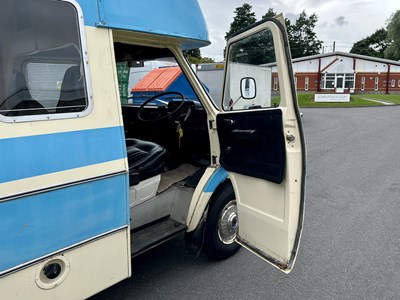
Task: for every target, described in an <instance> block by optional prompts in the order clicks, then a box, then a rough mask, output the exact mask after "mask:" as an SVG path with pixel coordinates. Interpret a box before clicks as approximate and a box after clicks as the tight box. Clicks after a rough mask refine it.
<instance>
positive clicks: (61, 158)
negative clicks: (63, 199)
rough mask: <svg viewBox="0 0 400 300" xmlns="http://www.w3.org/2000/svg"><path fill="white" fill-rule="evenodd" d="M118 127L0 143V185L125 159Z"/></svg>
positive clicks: (123, 146)
mask: <svg viewBox="0 0 400 300" xmlns="http://www.w3.org/2000/svg"><path fill="white" fill-rule="evenodd" d="M122 130H123V129H122V128H121V127H120V126H118V127H108V128H99V129H91V130H80V131H71V132H63V133H54V134H44V135H36V136H27V137H19V138H11V139H0V165H1V168H0V183H3V182H7V181H13V180H18V179H23V178H29V177H33V176H38V175H45V174H49V173H54V172H59V171H65V170H69V169H73V168H79V167H84V166H89V165H93V164H98V163H103V162H107V161H112V160H116V159H121V158H124V157H126V149H125V142H124V138H123V132H122Z"/></svg>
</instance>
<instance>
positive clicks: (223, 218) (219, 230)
mask: <svg viewBox="0 0 400 300" xmlns="http://www.w3.org/2000/svg"><path fill="white" fill-rule="evenodd" d="M238 228H239V221H238V216H237V206H236V199H235V193H234V191H233V187H232V186H231V185H230V184H226V185H224V186H223V187H221V189H219V190H217V191H216V192H215V194H214V195H213V197H212V199H211V203H210V207H209V210H208V215H207V221H206V225H205V232H204V245H203V251H204V252H205V253H206V254H207V256H208V257H210V258H212V259H216V260H222V259H225V258H228V257H230V256H232V255H233V254H235V253H236V252H237V251H238V250H239V248H240V245H239V244H237V243H236V242H235V239H236V235H237V232H238Z"/></svg>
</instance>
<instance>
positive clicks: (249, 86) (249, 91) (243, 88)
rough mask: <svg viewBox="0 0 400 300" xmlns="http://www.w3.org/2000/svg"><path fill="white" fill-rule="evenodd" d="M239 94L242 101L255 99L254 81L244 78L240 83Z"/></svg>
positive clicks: (250, 78)
mask: <svg viewBox="0 0 400 300" xmlns="http://www.w3.org/2000/svg"><path fill="white" fill-rule="evenodd" d="M240 93H241V95H242V98H243V99H246V100H251V99H254V98H255V97H256V94H257V88H256V81H255V79H254V78H252V77H244V78H242V80H241V81H240Z"/></svg>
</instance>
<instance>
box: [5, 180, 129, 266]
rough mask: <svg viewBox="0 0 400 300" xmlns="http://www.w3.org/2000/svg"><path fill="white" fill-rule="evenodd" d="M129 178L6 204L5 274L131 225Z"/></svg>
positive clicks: (71, 188) (81, 186) (67, 189)
mask: <svg viewBox="0 0 400 300" xmlns="http://www.w3.org/2000/svg"><path fill="white" fill-rule="evenodd" d="M127 182H128V181H127V175H119V176H115V177H111V178H107V179H102V180H98V181H94V182H90V183H85V184H81V185H77V186H72V187H68V188H64V189H60V190H55V191H50V192H46V193H43V194H38V195H34V196H30V197H26V198H22V199H17V200H13V201H7V202H3V203H0V220H1V226H0V272H3V271H5V270H8V269H10V268H13V267H15V266H18V265H20V264H23V263H26V262H29V261H31V260H33V259H36V258H38V257H41V256H44V255H47V254H50V253H53V252H55V251H58V250H60V249H62V248H65V247H68V246H71V245H74V244H76V243H79V242H81V241H83V240H86V239H90V238H91V237H94V236H97V235H99V234H102V233H105V232H108V231H110V230H113V229H116V228H119V227H121V226H124V225H127V224H129V198H128V197H127V192H126V191H127V190H128V186H127Z"/></svg>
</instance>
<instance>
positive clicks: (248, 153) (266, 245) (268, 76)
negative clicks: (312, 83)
mask: <svg viewBox="0 0 400 300" xmlns="http://www.w3.org/2000/svg"><path fill="white" fill-rule="evenodd" d="M283 24H284V21H283V18H281V20H279V19H266V20H263V21H261V22H259V23H257V24H255V25H254V26H252V27H251V28H250V29H248V30H246V31H245V32H242V33H239V34H238V35H236V36H234V37H233V38H231V39H230V40H229V41H228V44H227V48H226V49H227V50H226V66H225V80H224V93H223V99H222V102H223V103H222V109H221V111H220V112H219V113H218V115H217V131H218V137H219V142H220V164H221V165H222V167H223V168H224V169H225V170H226V171H227V172H228V174H229V178H230V180H231V181H232V184H233V187H234V190H235V195H236V201H237V213H238V219H239V231H238V235H237V238H236V241H237V242H238V243H239V244H241V245H242V246H244V247H245V248H248V249H249V250H251V251H252V252H254V253H255V254H257V255H258V256H260V257H262V258H263V259H265V260H267V261H268V262H270V263H271V264H273V265H274V266H276V267H278V268H279V269H281V270H282V271H284V272H286V273H289V272H290V271H291V269H292V267H293V264H294V261H295V258H296V253H297V249H298V246H299V240H300V235H301V231H302V224H303V210H304V184H305V169H306V167H305V166H306V160H305V142H304V136H303V129H302V124H301V119H300V113H299V110H298V106H297V97H296V89H295V83H294V77H293V71H292V64H291V56H290V51H289V45H288V40H287V35H286V30H285V27H284V25H283Z"/></svg>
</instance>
